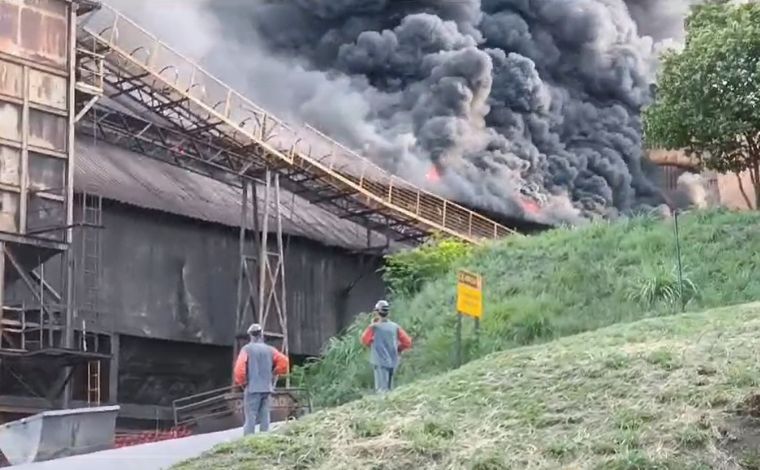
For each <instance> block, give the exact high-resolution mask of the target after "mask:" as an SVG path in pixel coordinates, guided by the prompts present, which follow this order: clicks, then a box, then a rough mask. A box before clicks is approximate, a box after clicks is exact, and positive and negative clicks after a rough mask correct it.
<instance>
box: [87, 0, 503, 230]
mask: <svg viewBox="0 0 760 470" xmlns="http://www.w3.org/2000/svg"><path fill="white" fill-rule="evenodd" d="M84 18H85V19H84V20H83V21H82V22H81V24H80V31H82V32H83V33H84V34H86V35H88V38H89V37H91V38H93V39H95V40H97V41H99V42H100V43H102V44H103V45H105V46H106V47H107V48H108V49H109V50H110V51H112V52H115V53H116V54H117V55H118V57H117V58H114V57H111V55H110V54H106V60H107V61H109V60H110V61H112V62H113V61H118V63H117V66H119V67H121V68H122V69H123V70H124V69H128V68H130V67H131V68H133V69H134V68H137V69H138V70H139V72H143V75H144V73H145V72H147V75H149V77H141V78H140V80H142V81H143V82H144V83H147V81H148V80H152V83H151V84H150V86H151V87H152V88H153V89H161V90H162V91H164V92H173V93H175V94H177V95H179V97H180V98H181V99H182V100H186V101H187V102H188V103H191V104H193V105H195V106H196V107H198V108H200V109H202V110H203V112H204V114H207V115H208V119H209V121H211V120H214V121H219V122H222V123H224V124H225V125H227V126H228V127H229V128H230V130H231V132H232V134H233V136H234V137H236V138H238V139H239V138H240V137H242V138H244V139H243V140H245V139H247V140H248V141H250V142H246V143H251V142H252V143H255V144H257V145H258V146H260V147H261V148H263V149H265V150H266V151H267V152H268V153H269V154H270V155H271V156H274V157H275V158H276V159H277V160H279V161H280V162H284V163H286V164H288V165H291V166H299V167H306V168H309V169H311V170H312V171H315V172H318V173H323V174H324V175H325V176H326V177H329V178H330V179H331V183H332V184H333V185H334V186H336V187H347V188H351V189H352V190H354V191H356V192H357V193H359V196H360V197H362V198H363V199H366V204H367V205H370V207H372V206H371V204H373V203H374V204H375V205H380V206H384V207H386V208H388V209H391V210H393V211H396V212H398V213H400V214H402V215H403V216H404V217H406V218H408V219H411V220H417V221H418V222H420V223H422V224H425V225H427V226H429V227H431V228H433V229H435V230H439V231H443V232H446V233H448V234H450V235H453V236H456V237H459V238H462V239H465V240H468V241H471V242H474V243H477V242H479V241H480V240H482V239H493V238H499V237H502V236H506V235H510V234H514V233H515V232H514V231H513V230H511V229H509V228H507V227H504V226H503V225H500V224H498V223H497V222H494V221H492V220H490V219H488V218H486V217H484V216H482V215H480V214H478V213H477V212H475V211H472V210H470V209H467V208H465V207H463V206H461V205H459V204H456V203H454V202H452V201H449V200H447V199H445V198H443V197H441V196H438V195H436V194H433V193H431V192H429V191H426V190H423V189H421V188H419V187H417V186H415V185H414V184H412V183H410V182H408V181H405V180H403V179H401V178H399V177H398V176H395V175H393V174H391V173H390V172H388V171H386V170H384V169H382V168H381V167H379V166H378V165H376V164H375V163H373V162H372V161H370V160H369V159H367V158H365V157H363V156H360V155H358V154H357V153H355V152H354V151H352V150H350V149H348V148H347V147H345V146H343V145H342V144H340V143H338V142H337V141H335V140H334V139H331V138H329V137H328V136H326V135H324V134H323V133H321V132H319V131H317V130H316V129H314V128H313V127H311V126H304V127H303V128H299V129H294V128H293V127H291V126H289V125H288V124H286V123H285V122H283V121H281V120H280V119H278V118H277V117H275V116H274V115H272V114H271V113H269V112H267V111H266V110H265V109H263V108H262V107H260V106H258V105H256V104H255V103H253V102H251V101H250V100H248V99H247V98H246V97H245V96H243V95H242V94H240V93H239V92H237V91H235V90H233V89H232V88H231V87H229V86H227V85H226V84H224V83H223V82H222V81H220V80H219V79H217V78H215V77H214V76H212V75H211V74H210V73H208V72H207V71H206V70H205V69H203V68H202V67H201V66H199V65H197V64H195V63H194V62H192V61H190V60H189V59H187V58H185V57H184V56H183V55H182V54H180V53H178V52H177V51H175V50H174V49H172V48H171V47H169V46H168V45H166V44H164V43H163V42H161V41H160V40H159V39H158V38H157V37H156V36H154V35H153V34H151V33H150V32H148V31H146V30H144V29H143V28H142V27H140V26H139V25H138V24H137V23H135V22H134V21H132V20H130V19H129V18H127V17H126V16H124V15H123V14H121V13H119V12H118V11H116V10H115V9H113V8H112V7H110V6H108V5H105V4H104V5H103V8H101V9H99V10H96V11H93V12H91V13H89V14H88V15H87V16H85V17H84ZM128 51H133V52H134V53H130V52H128ZM146 51H147V53H145V52H146ZM136 52H140V54H137V53H136ZM136 75H137V74H136ZM176 119H182V118H181V117H177V118H176ZM265 158H266V157H265Z"/></svg>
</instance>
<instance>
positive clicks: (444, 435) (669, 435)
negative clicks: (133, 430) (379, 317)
mask: <svg viewBox="0 0 760 470" xmlns="http://www.w3.org/2000/svg"><path fill="white" fill-rule="evenodd" d="M734 286H736V284H734ZM717 290H718V289H717V288H715V291H717ZM708 292H710V290H709V289H708ZM620 318H627V317H626V316H622V317H620ZM759 338H760V304H749V305H744V306H737V307H729V308H723V309H720V310H713V311H706V312H704V313H699V314H693V313H692V314H686V315H677V316H671V317H668V318H655V319H647V320H643V321H640V322H636V323H629V324H620V325H615V326H613V327H609V328H606V329H601V330H597V331H594V332H589V333H583V334H579V335H575V336H571V337H566V338H562V339H558V340H556V341H553V342H551V343H548V344H544V345H534V346H526V347H520V348H516V349H513V350H510V351H504V352H499V353H494V354H491V355H489V356H487V357H485V358H483V359H480V360H477V361H473V362H472V363H470V364H467V365H465V366H464V367H462V368H460V369H457V370H455V371H452V372H448V373H445V374H442V375H440V376H438V377H434V378H431V379H426V380H419V381H416V382H414V383H412V384H410V385H407V386H404V387H401V388H400V389H399V390H397V391H396V392H394V393H393V394H390V395H388V396H386V397H384V398H383V397H366V398H363V399H361V400H359V401H355V402H353V403H350V404H348V405H344V406H341V407H337V408H333V409H329V410H326V411H320V412H317V413H315V414H313V415H311V416H309V417H307V418H305V419H303V420H302V421H299V422H295V423H292V424H290V425H289V426H287V427H286V428H285V429H284V430H282V431H281V432H278V433H273V434H269V435H265V436H260V437H255V438H252V439H250V438H249V439H245V440H241V441H238V442H235V443H231V444H226V445H223V446H221V447H218V448H217V449H215V450H214V451H212V452H211V453H209V454H207V455H205V456H203V457H201V458H199V459H196V460H193V461H190V462H187V463H185V464H182V465H180V466H179V467H177V469H178V470H195V469H199V470H200V469H209V468H225V469H229V470H234V469H248V468H256V469H270V468H271V469H275V468H276V469H306V468H309V469H330V470H339V469H357V468H362V469H378V470H379V469H383V470H393V469H399V470H401V469H410V468H421V469H422V468H425V469H471V470H500V469H523V468H530V469H557V468H569V469H609V470H617V469H620V470H626V469H630V470H634V469H638V470H650V469H651V470H654V469H715V468H725V469H730V468H737V469H738V468H745V469H760V450H759V449H760V420H758V419H756V418H755V417H756V416H760V398H759V397H758V395H754V394H755V393H758V392H759V390H758V385H760V362H758V357H760V339H759Z"/></svg>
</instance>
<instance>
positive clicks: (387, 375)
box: [362, 300, 412, 393]
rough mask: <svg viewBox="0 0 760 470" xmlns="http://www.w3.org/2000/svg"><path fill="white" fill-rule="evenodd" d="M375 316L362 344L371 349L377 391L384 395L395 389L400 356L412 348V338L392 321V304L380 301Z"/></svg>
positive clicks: (376, 305)
mask: <svg viewBox="0 0 760 470" xmlns="http://www.w3.org/2000/svg"><path fill="white" fill-rule="evenodd" d="M375 314H377V315H378V316H377V317H376V318H375V319H374V320H373V321H372V324H370V325H369V326H368V327H367V329H366V330H364V334H362V344H364V346H366V347H368V348H370V351H371V352H370V362H371V363H372V366H373V367H374V369H375V391H376V392H378V393H383V392H387V391H390V390H391V389H392V388H393V375H394V374H395V373H396V369H397V368H398V362H399V354H400V353H401V352H403V351H406V350H407V349H411V347H412V338H410V337H409V335H408V334H407V333H406V331H404V329H403V328H401V327H400V326H399V325H398V324H396V323H394V322H392V321H390V320H389V319H388V315H389V314H390V304H388V302H386V301H385V300H380V301H378V302H377V304H375Z"/></svg>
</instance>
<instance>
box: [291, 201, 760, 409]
mask: <svg viewBox="0 0 760 470" xmlns="http://www.w3.org/2000/svg"><path fill="white" fill-rule="evenodd" d="M680 222H681V223H680V239H681V249H682V254H683V261H684V266H683V270H684V273H685V276H686V279H687V282H686V287H687V289H686V295H685V296H684V297H685V300H688V304H687V310H689V311H699V310H703V309H705V308H712V307H720V306H725V305H731V304H738V303H744V302H751V301H755V300H760V236H758V235H757V234H758V233H760V216H759V215H758V214H756V213H742V214H735V213H728V212H711V213H694V214H691V215H685V216H684V217H682V218H680ZM426 250H427V251H425V252H424V253H422V254H420V253H411V254H404V255H402V258H403V259H402V261H404V262H407V261H408V262H409V265H410V266H411V267H409V266H406V265H404V266H402V268H403V269H400V270H398V272H395V273H394V276H396V277H395V278H393V279H391V280H392V281H395V282H394V285H396V287H397V288H399V290H400V291H402V292H399V293H398V294H397V295H395V296H394V298H393V313H392V315H393V317H394V319H396V320H397V321H398V322H399V323H401V324H402V325H403V326H404V327H405V328H406V329H407V330H408V331H409V332H410V333H411V334H412V336H413V337H414V339H415V348H414V350H413V351H411V352H410V354H408V355H406V356H405V359H404V361H403V363H402V366H401V369H400V371H399V377H398V379H399V381H400V382H401V383H408V382H410V381H411V380H417V379H419V378H422V377H430V376H434V375H437V374H440V373H442V372H445V371H447V370H450V369H451V368H452V367H453V365H454V354H453V352H454V329H455V321H456V320H455V315H454V296H455V292H454V290H455V289H454V286H455V282H456V270H457V268H459V267H466V268H468V269H471V270H473V271H476V272H479V273H481V274H482V275H483V276H484V279H485V317H484V319H483V322H482V325H481V340H480V342H479V343H476V342H475V341H474V337H473V334H472V329H473V327H472V322H471V321H466V322H465V328H464V330H465V337H466V338H465V349H466V351H465V359H467V360H472V359H476V358H478V357H482V356H484V355H486V354H489V353H491V352H494V351H501V350H505V349H509V348H515V347H520V346H525V345H530V344H536V343H541V342H546V341H550V340H553V339H556V338H560V337H564V336H568V335H573V334H577V333H580V332H584V331H590V330H594V329H597V328H600V327H604V326H608V325H612V324H616V323H624V322H631V321H636V320H640V319H642V318H647V317H657V316H663V315H670V314H673V313H675V312H677V311H680V302H679V299H678V296H677V276H676V274H675V273H676V270H675V267H676V257H675V241H674V236H673V222H672V220H655V219H642V218H640V219H631V220H625V221H620V222H616V223H612V224H609V223H598V224H593V225H590V226H586V227H583V228H575V229H563V230H556V231H552V232H549V233H546V234H543V235H540V236H535V237H520V238H518V237H514V238H510V239H507V240H504V241H502V242H499V243H498V244H495V245H490V246H487V247H482V248H478V249H476V250H474V251H472V252H471V253H468V254H466V255H465V256H458V255H459V254H461V253H460V252H458V251H457V249H456V247H453V248H452V247H451V246H447V247H445V248H442V249H441V248H428V249H426ZM436 250H438V251H436ZM423 251H424V250H423ZM431 260H432V261H431ZM415 269H416V270H417V271H415ZM410 270H411V271H410ZM399 276H400V277H399ZM399 280H402V282H399ZM418 284H420V285H422V288H421V289H420V290H417V289H411V290H412V293H404V292H403V290H404V288H405V287H409V286H411V287H414V286H416V285H418ZM368 307H371V305H368ZM368 321H369V320H368V318H367V317H366V316H360V317H359V319H358V320H357V322H356V323H355V324H354V325H353V326H351V327H350V328H349V329H348V331H347V332H346V334H345V335H344V336H343V337H340V338H336V339H334V340H333V341H332V342H331V343H330V345H329V347H328V348H327V350H326V353H325V356H324V358H323V360H322V361H321V362H319V363H316V364H312V365H310V366H309V367H307V368H306V370H301V371H299V374H297V375H300V380H301V381H302V382H303V383H304V384H305V385H306V386H307V387H308V388H309V389H310V390H311V391H312V394H313V396H314V399H315V402H316V403H317V404H320V405H335V404H340V403H345V402H347V401H350V400H354V399H357V398H359V397H361V396H362V395H363V394H364V393H365V392H366V391H367V390H368V389H370V388H371V384H372V373H371V370H370V368H369V366H368V364H367V355H366V351H364V350H363V348H362V347H361V346H360V345H359V342H358V337H359V334H360V332H361V330H362V329H363V328H364V327H365V326H366V324H367V323H368Z"/></svg>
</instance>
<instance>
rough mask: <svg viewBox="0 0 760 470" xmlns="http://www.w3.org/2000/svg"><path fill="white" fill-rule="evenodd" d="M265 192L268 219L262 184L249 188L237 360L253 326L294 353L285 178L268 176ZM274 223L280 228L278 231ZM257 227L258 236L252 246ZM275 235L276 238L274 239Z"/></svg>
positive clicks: (244, 210)
mask: <svg viewBox="0 0 760 470" xmlns="http://www.w3.org/2000/svg"><path fill="white" fill-rule="evenodd" d="M262 189H263V192H264V199H263V202H262V204H261V208H263V214H262V216H261V218H260V217H259V215H260V213H261V212H262V211H261V210H260V206H259V198H258V184H257V182H256V181H245V182H244V183H243V191H242V204H241V207H242V210H241V218H240V258H239V259H240V263H239V275H238V289H237V292H238V302H237V313H236V322H235V337H236V340H235V347H234V351H233V353H234V354H233V358H234V357H236V356H237V352H238V351H239V348H240V346H241V345H240V340H245V338H246V337H247V335H246V334H245V329H246V327H247V325H248V324H249V323H251V322H253V321H255V322H257V323H260V324H261V325H262V326H263V328H264V335H265V337H266V338H267V339H268V340H270V341H273V342H275V343H276V344H278V346H279V348H280V350H281V351H282V352H283V354H286V355H287V354H288V351H289V350H288V327H287V326H288V320H287V299H286V296H287V290H286V288H285V260H284V258H285V247H284V243H283V235H282V204H281V203H280V183H279V175H277V174H276V173H272V172H271V171H267V172H266V173H265V177H264V182H263V187H262ZM270 222H274V227H272V226H271V225H270ZM251 226H252V229H253V230H252V233H251V236H250V238H251V240H250V241H249V240H248V238H249V237H248V232H249V231H251ZM272 231H273V232H274V233H273V234H270V232H272ZM270 235H274V237H273V238H274V241H271V238H270Z"/></svg>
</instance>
